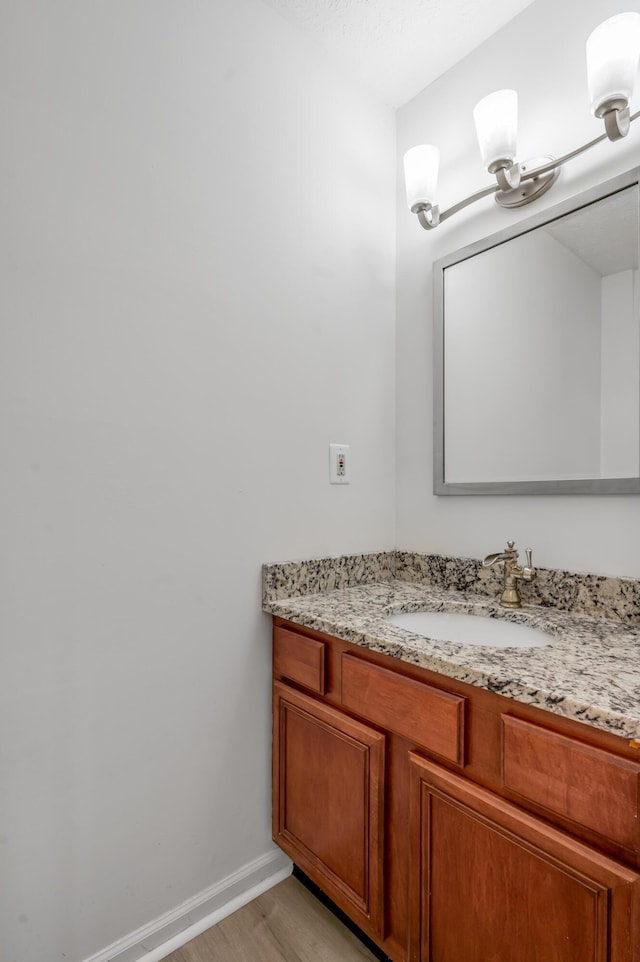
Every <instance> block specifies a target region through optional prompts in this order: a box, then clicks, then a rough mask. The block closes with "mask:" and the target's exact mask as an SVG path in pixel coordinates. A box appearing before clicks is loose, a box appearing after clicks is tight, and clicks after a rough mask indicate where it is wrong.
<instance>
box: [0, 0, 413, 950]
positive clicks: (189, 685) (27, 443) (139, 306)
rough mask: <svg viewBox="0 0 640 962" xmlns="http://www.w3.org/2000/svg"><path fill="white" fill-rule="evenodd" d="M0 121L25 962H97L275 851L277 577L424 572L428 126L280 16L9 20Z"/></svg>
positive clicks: (16, 839) (17, 898) (2, 348)
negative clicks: (416, 140)
mask: <svg viewBox="0 0 640 962" xmlns="http://www.w3.org/2000/svg"><path fill="white" fill-rule="evenodd" d="M0 110H1V116H2V142H3V147H2V151H0V172H1V179H2V194H3V199H2V207H1V220H0V223H1V225H2V226H1V228H0V243H1V244H2V249H1V256H0V270H1V277H0V299H1V313H0V317H1V321H0V337H1V343H0V365H1V372H0V392H1V399H0V431H1V445H2V447H1V450H2V471H1V472H0V510H1V512H2V518H1V520H0V531H1V532H2V549H1V555H2V575H1V578H0V592H1V594H2V598H1V611H2V625H1V636H0V646H1V652H0V658H1V666H0V688H1V693H0V786H1V789H0V958H2V960H3V962H45V960H46V962H53V960H55V959H62V958H64V959H67V960H69V962H78V960H81V959H84V958H86V957H88V956H89V955H91V954H92V953H96V952H98V951H99V950H101V949H103V948H104V947H105V946H107V945H109V944H111V943H112V942H114V941H115V940H116V939H119V938H120V937H123V936H125V935H126V934H127V933H129V932H131V931H132V930H134V929H136V928H137V927H138V926H141V925H143V924H144V923H147V922H148V921H150V920H151V919H153V918H155V917H156V916H159V915H161V914H162V913H164V912H166V911H168V910H169V909H172V908H174V907H175V906H177V905H179V904H180V903H181V902H183V901H184V900H186V899H188V898H190V897H192V896H194V895H196V894H197V893H198V892H200V891H202V890H204V889H206V888H207V887H209V886H211V885H214V884H215V883H217V882H218V881H219V880H221V879H224V878H225V877H226V876H227V875H229V874H230V873H232V872H234V871H236V870H238V869H239V868H241V867H242V866H244V865H246V864H247V863H249V862H251V861H252V860H253V859H256V858H258V857H260V856H261V855H262V854H264V853H265V852H267V851H268V850H269V849H270V847H271V841H270V824H269V813H270V801H269V799H270V776H269V754H270V752H269V746H270V737H271V735H270V692H269V686H270V664H269V658H270V643H269V641H270V633H269V622H268V619H267V618H266V617H265V616H264V615H262V614H261V613H260V564H261V563H262V562H263V561H267V560H281V559H285V558H291V557H295V556H311V555H319V554H329V553H331V554H334V553H340V552H352V551H364V550H371V549H380V548H391V547H393V545H394V465H393V445H394V270H395V262H394V244H395V241H394V227H395V219H394V217H395V198H394V164H395V157H394V137H395V131H394V119H393V114H392V113H391V111H389V110H387V109H386V108H383V107H381V106H379V105H378V104H376V103H375V102H374V101H372V99H371V98H370V97H369V95H368V94H365V93H364V92H363V91H361V90H359V89H358V88H356V87H355V86H353V85H352V84H350V82H348V81H347V80H346V79H345V78H343V77H341V76H340V75H339V74H338V73H337V72H336V70H335V68H334V67H332V66H329V65H328V64H325V63H324V62H323V61H322V60H321V59H320V58H319V56H317V55H316V53H315V52H314V50H313V49H312V48H311V47H310V46H306V43H305V41H304V40H303V38H302V37H301V36H300V35H298V34H296V33H295V32H294V30H293V28H291V27H290V26H288V25H287V24H286V22H285V21H284V20H282V19H281V18H280V17H279V16H278V14H276V13H275V12H274V11H272V10H271V9H270V8H268V7H267V6H266V5H264V4H263V3H262V2H259V0H225V2H219V0H218V2H213V3H211V2H208V0H207V2H205V0H97V2H91V3H85V2H81V0H56V2H55V3H51V2H50V0H26V2H13V0H7V2H5V3H3V4H2V7H1V8H0ZM330 441H340V442H346V443H350V444H351V451H352V456H353V466H352V479H353V480H352V484H351V486H350V487H335V486H330V485H329V483H328V444H329V442H330ZM389 455H391V456H389Z"/></svg>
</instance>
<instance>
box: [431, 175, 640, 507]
mask: <svg viewBox="0 0 640 962" xmlns="http://www.w3.org/2000/svg"><path fill="white" fill-rule="evenodd" d="M639 174H640V168H635V169H634V170H632V171H628V172H627V173H626V174H622V175H620V176H619V177H616V178H614V179H613V180H610V181H608V182H607V183H605V184H602V185H600V186H599V187H597V188H594V189H592V190H589V191H587V192H585V193H583V194H580V195H579V196H577V197H574V198H572V199H571V200H568V201H565V202H563V203H562V204H559V205H558V206H556V207H552V208H550V209H547V210H545V211H543V212H542V213H540V214H537V215H535V216H534V217H532V218H529V219H527V220H525V221H521V222H520V223H519V224H517V225H515V226H514V227H510V228H508V229H506V230H504V231H501V232H500V233H498V234H494V235H493V236H492V237H488V238H485V239H483V240H482V241H479V242H477V243H475V244H472V245H471V246H469V247H466V248H464V249H463V250H460V251H457V252H455V253H453V254H450V255H448V256H447V257H445V258H443V259H442V260H439V261H438V262H437V263H436V264H435V265H434V297H435V304H434V307H435V310H434V323H435V328H434V337H435V351H434V390H435V394H434V493H435V494H460V495H469V494H483V495H486V494H598V493H602V494H634V493H640V323H639V294H640V291H639V280H638V250H639V202H638V193H639V188H638V180H639Z"/></svg>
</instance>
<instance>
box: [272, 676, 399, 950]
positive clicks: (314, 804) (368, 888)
mask: <svg viewBox="0 0 640 962" xmlns="http://www.w3.org/2000/svg"><path fill="white" fill-rule="evenodd" d="M273 736H274V773H273V774H274V777H273V787H274V798H273V836H274V840H275V841H276V842H277V843H278V845H280V847H281V848H283V849H284V851H285V852H287V854H288V855H289V856H290V857H291V858H292V859H293V860H294V861H295V862H296V864H298V865H299V866H300V868H302V869H303V870H304V871H305V872H306V873H307V874H308V875H309V876H310V877H311V878H312V879H313V880H314V881H316V882H318V884H320V885H321V886H322V888H323V889H324V890H325V891H326V892H327V894H328V895H329V896H330V897H331V898H333V899H334V901H335V902H336V903H337V904H338V905H339V906H340V907H341V908H343V909H344V910H345V911H347V912H348V914H349V915H350V916H351V917H352V918H353V919H354V921H356V922H357V923H358V924H360V925H362V926H363V928H365V929H370V930H371V931H373V932H375V933H376V934H377V935H381V934H382V929H383V898H382V884H383V873H382V856H383V801H384V782H383V776H384V743H385V739H384V735H381V734H380V733H379V732H377V731H374V730H373V729H371V728H369V727H368V726H366V725H363V724H361V723H359V722H356V721H353V719H350V718H348V717H347V716H345V715H343V714H342V713H341V712H339V711H337V710H336V709H334V708H332V707H330V706H328V705H324V704H322V703H319V702H317V701H315V700H314V699H313V698H310V697H308V696H306V695H303V694H301V693H300V692H296V691H294V690H293V689H290V688H288V687H287V686H285V685H280V684H277V685H275V686H274V729H273Z"/></svg>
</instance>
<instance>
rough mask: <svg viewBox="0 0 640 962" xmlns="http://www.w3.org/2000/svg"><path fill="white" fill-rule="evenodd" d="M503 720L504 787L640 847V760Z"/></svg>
mask: <svg viewBox="0 0 640 962" xmlns="http://www.w3.org/2000/svg"><path fill="white" fill-rule="evenodd" d="M502 725H503V747H502V775H503V781H504V786H505V788H507V789H509V791H512V792H515V793H517V794H518V795H520V796H522V797H523V798H525V799H529V800H530V801H532V802H535V804H536V805H540V806H541V807H542V808H545V809H547V810H548V811H549V812H554V813H555V814H557V815H561V816H562V817H563V818H566V819H570V820H571V821H572V822H576V823H578V824H579V825H583V826H585V827H586V828H588V829H591V831H593V832H596V833H597V834H599V835H602V836H603V837H604V838H607V839H610V840H611V841H613V842H616V843H617V844H619V845H621V846H623V847H624V848H626V849H629V850H630V851H637V850H638V847H639V841H640V839H639V833H638V810H639V788H640V765H638V764H636V763H635V762H632V761H627V759H624V758H619V757H618V756H617V755H613V754H611V753H610V752H608V751H605V750H604V749H601V748H592V747H591V746H590V745H585V744H584V743H583V742H580V741H577V740H576V739H574V738H567V737H566V736H564V735H557V734H556V733H555V732H552V731H547V730H546V729H545V728H539V727H538V726H537V725H531V724H530V723H529V722H524V721H520V719H517V718H511V717H510V716H508V715H503V716H502Z"/></svg>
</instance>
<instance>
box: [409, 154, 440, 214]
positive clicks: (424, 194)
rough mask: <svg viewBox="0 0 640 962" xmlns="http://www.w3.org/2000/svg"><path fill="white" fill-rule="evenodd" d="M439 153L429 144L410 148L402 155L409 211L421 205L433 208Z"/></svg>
mask: <svg viewBox="0 0 640 962" xmlns="http://www.w3.org/2000/svg"><path fill="white" fill-rule="evenodd" d="M439 166H440V151H439V150H438V148H437V147H432V146H431V145H430V144H420V145H419V146H417V147H412V148H411V150H408V151H407V152H406V154H405V155H404V182H405V187H406V189H407V204H408V206H409V210H410V211H413V210H414V208H415V207H416V206H418V205H421V204H428V205H430V206H432V207H433V206H435V204H436V195H437V192H436V188H437V185H438V167H439Z"/></svg>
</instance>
